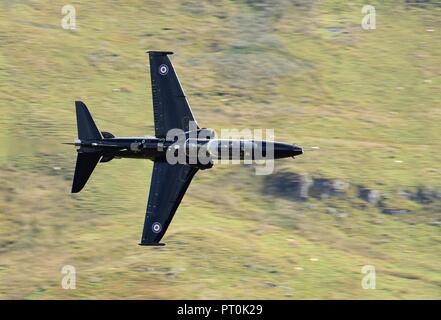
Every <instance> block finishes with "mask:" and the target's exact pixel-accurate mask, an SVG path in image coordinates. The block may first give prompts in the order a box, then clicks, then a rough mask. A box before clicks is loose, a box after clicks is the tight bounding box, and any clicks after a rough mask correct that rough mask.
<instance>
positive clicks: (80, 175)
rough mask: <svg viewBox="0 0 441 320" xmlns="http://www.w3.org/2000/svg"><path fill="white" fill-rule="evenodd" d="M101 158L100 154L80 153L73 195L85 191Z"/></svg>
mask: <svg viewBox="0 0 441 320" xmlns="http://www.w3.org/2000/svg"><path fill="white" fill-rule="evenodd" d="M100 158H101V155H100V154H98V153H78V156H77V165H76V167H75V175H74V180H73V184H72V193H77V192H80V191H81V189H83V187H84V186H85V184H86V182H87V180H89V177H90V175H91V174H92V172H93V169H95V167H96V165H97V163H98V161H99V160H100Z"/></svg>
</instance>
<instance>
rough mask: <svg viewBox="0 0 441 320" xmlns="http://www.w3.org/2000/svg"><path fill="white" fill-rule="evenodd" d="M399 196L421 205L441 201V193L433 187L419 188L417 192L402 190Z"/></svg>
mask: <svg viewBox="0 0 441 320" xmlns="http://www.w3.org/2000/svg"><path fill="white" fill-rule="evenodd" d="M398 194H399V195H401V196H404V197H406V198H407V199H409V200H412V201H415V202H418V203H421V204H429V203H432V202H434V201H437V200H441V192H440V191H438V190H436V189H435V188H432V187H418V188H417V190H416V192H411V191H408V190H404V191H403V190H402V191H399V192H398Z"/></svg>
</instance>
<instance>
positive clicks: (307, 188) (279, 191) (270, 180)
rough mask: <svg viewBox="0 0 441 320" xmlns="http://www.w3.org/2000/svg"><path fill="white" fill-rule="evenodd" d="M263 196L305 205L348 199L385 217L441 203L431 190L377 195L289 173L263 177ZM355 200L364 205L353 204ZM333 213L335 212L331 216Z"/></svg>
mask: <svg viewBox="0 0 441 320" xmlns="http://www.w3.org/2000/svg"><path fill="white" fill-rule="evenodd" d="M263 189H264V190H263V193H265V194H269V195H273V196H276V197H281V198H285V199H287V200H290V201H301V202H304V201H307V200H308V199H310V198H314V199H318V200H326V199H329V198H332V197H340V198H342V199H347V200H348V201H350V202H351V203H352V204H353V205H354V206H355V207H357V208H362V209H363V208H367V205H371V206H374V207H377V208H378V209H379V210H380V211H381V212H382V213H384V214H387V215H402V214H407V213H410V212H412V211H413V210H414V209H415V208H418V204H419V205H429V204H432V203H435V202H440V203H441V192H440V191H438V190H437V189H435V188H432V187H423V186H420V187H417V188H416V189H415V190H414V191H410V190H401V191H398V192H396V193H385V194H382V193H381V192H380V191H378V190H375V189H370V188H367V187H365V186H360V185H358V186H351V184H350V183H348V182H346V181H344V180H341V179H328V178H324V177H318V178H314V177H310V176H309V175H307V174H299V173H294V172H289V171H281V172H277V173H275V174H272V175H269V176H266V177H265V180H264V187H263ZM354 197H355V198H358V199H361V200H363V201H365V202H366V205H360V202H359V201H358V202H356V201H354ZM334 211H335V212H334ZM327 212H328V213H331V214H336V213H337V210H335V209H333V208H330V209H328V210H327Z"/></svg>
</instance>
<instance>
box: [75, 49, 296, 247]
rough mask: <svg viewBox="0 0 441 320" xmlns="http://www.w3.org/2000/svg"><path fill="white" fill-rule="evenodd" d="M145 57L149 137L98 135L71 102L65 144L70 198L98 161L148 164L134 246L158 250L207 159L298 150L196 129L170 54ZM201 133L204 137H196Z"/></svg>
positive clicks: (81, 105) (80, 104) (84, 110)
mask: <svg viewBox="0 0 441 320" xmlns="http://www.w3.org/2000/svg"><path fill="white" fill-rule="evenodd" d="M148 53H149V60H150V77H151V86H152V97H153V115H154V126H155V135H154V136H142V137H115V136H113V135H112V134H111V133H109V132H104V131H100V130H98V128H97V126H96V124H95V122H94V121H93V119H92V116H91V114H90V112H89V110H88V109H87V107H86V105H85V104H84V103H83V102H81V101H76V102H75V107H76V117H77V128H78V139H76V140H75V141H74V143H68V144H73V145H75V146H76V148H77V152H78V154H77V162H76V167H75V174H74V178H73V184H72V193H77V192H79V191H81V189H83V187H84V186H85V184H86V182H87V181H88V179H89V177H90V175H91V174H92V171H93V170H94V169H95V167H96V165H97V164H98V162H100V163H104V162H109V161H111V160H112V159H118V158H137V159H149V160H152V161H153V162H154V165H153V172H152V176H151V183H150V193H149V197H148V203H147V211H146V215H145V221H144V229H143V233H142V237H141V243H140V245H144V246H160V245H164V244H163V243H160V241H161V239H162V237H163V236H164V234H165V232H166V231H167V228H168V226H169V224H170V222H171V220H172V218H173V216H174V214H175V212H176V209H177V208H178V206H179V204H180V202H181V200H182V198H183V196H184V194H185V192H186V190H187V188H188V186H189V185H190V182H191V180H192V178H193V176H194V175H195V174H196V172H197V171H198V170H205V169H209V168H211V167H212V166H213V160H214V159H221V157H222V155H223V154H225V152H224V151H226V154H227V155H228V156H227V157H228V158H229V159H233V156H232V155H233V154H236V155H237V156H238V158H239V159H245V158H246V157H250V158H251V159H257V158H258V157H257V156H256V154H257V151H258V149H259V151H260V152H261V153H260V155H263V156H265V155H266V154H268V153H269V150H270V149H271V150H272V156H273V158H274V159H278V158H286V157H294V156H297V155H300V154H302V153H303V149H302V148H301V147H299V146H297V145H293V144H287V143H279V142H272V141H254V140H245V139H215V138H214V136H213V132H212V131H211V130H210V129H204V128H202V129H201V128H200V127H199V126H198V124H197V122H196V119H195V117H194V115H193V112H192V111H191V108H190V105H189V104H188V102H187V99H186V97H185V94H184V91H183V90H182V88H181V85H180V83H179V80H178V77H177V75H176V72H175V70H174V68H173V65H172V63H171V61H170V59H169V55H171V54H173V53H172V52H163V51H149V52H148ZM172 130H178V131H179V132H182V134H181V136H180V137H178V138H177V137H176V136H175V137H173V138H172V139H170V138H169V137H168V133H169V132H170V131H172ZM207 130H208V131H207ZM204 131H205V133H204V137H201V133H203V132H204ZM181 138H182V139H181ZM191 150H196V151H201V150H202V151H203V152H202V153H203V155H205V156H206V157H207V158H208V161H202V160H198V158H197V157H196V158H197V159H194V157H191V156H190V154H191V153H192V152H191ZM177 151H182V152H183V154H184V157H183V158H182V157H181V161H177V162H175V163H173V161H169V157H168V156H167V155H169V154H171V155H173V156H174V155H176V153H177ZM199 153H200V152H199ZM199 153H197V154H199ZM181 154H182V153H181ZM182 159H183V160H182Z"/></svg>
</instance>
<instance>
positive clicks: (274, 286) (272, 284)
mask: <svg viewBox="0 0 441 320" xmlns="http://www.w3.org/2000/svg"><path fill="white" fill-rule="evenodd" d="M264 283H265V284H266V285H267V286H268V287H271V288H276V287H277V284H275V283H274V282H271V281H265V282H264Z"/></svg>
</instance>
